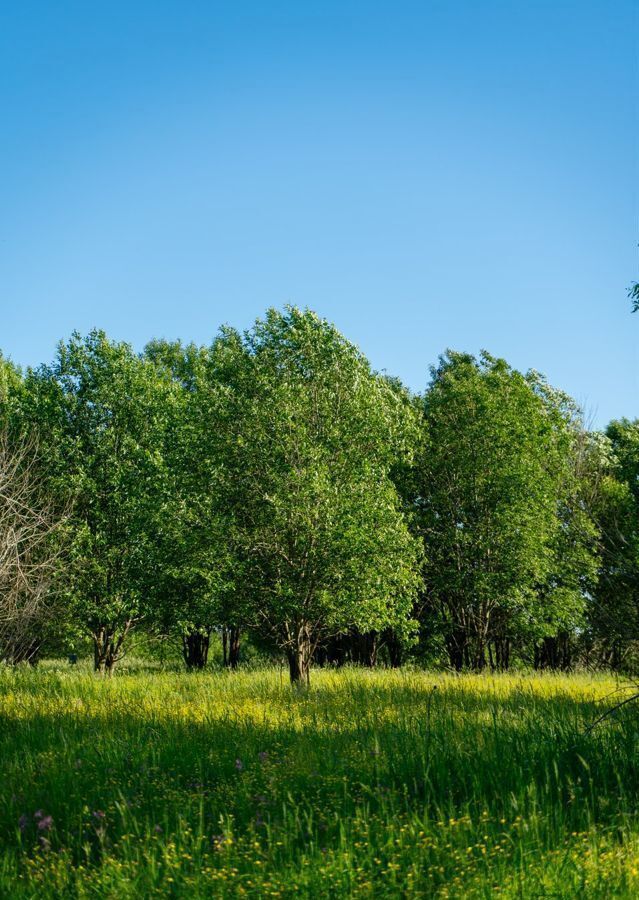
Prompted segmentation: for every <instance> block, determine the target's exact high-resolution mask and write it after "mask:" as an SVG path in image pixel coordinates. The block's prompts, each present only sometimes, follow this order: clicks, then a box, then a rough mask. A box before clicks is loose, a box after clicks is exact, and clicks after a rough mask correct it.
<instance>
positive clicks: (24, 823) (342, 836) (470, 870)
mask: <svg viewBox="0 0 639 900" xmlns="http://www.w3.org/2000/svg"><path fill="white" fill-rule="evenodd" d="M626 689H627V688H624V687H623V685H621V684H620V683H617V682H616V681H615V680H614V679H613V678H610V677H601V676H600V677H597V676H573V677H559V676H557V677H555V676H543V677H536V676H535V677H533V676H523V675H522V676H499V677H494V678H493V677H490V676H464V677H452V676H443V675H429V674H426V673H420V672H407V673H395V672H386V671H374V672H369V671H355V670H345V671H341V672H336V673H333V672H314V673H313V685H312V688H311V690H310V692H308V693H301V692H295V691H292V690H291V688H290V687H289V686H288V684H287V683H286V680H285V679H283V678H282V674H281V673H280V672H279V671H278V670H275V669H271V670H266V671H261V672H260V671H256V672H240V673H237V674H230V673H222V672H221V673H218V674H207V675H197V676H194V675H185V674H177V673H176V674H171V673H161V672H160V673H153V674H151V673H146V674H145V673H144V672H140V673H136V674H128V675H127V674H124V675H119V676H117V677H115V678H113V679H112V680H110V681H101V680H98V679H96V678H94V677H93V676H92V675H89V674H87V673H82V672H77V671H72V670H68V671H63V670H62V669H61V668H59V669H56V668H54V667H51V668H49V670H45V669H40V670H39V671H35V672H30V671H28V672H11V671H3V672H1V673H0V716H1V725H0V729H1V730H0V768H1V778H2V781H1V789H0V791H1V796H0V896H1V897H7V898H22V897H34V898H35V897H38V898H42V897H67V896H69V897H114V898H115V897H117V898H128V897H131V898H132V897H135V898H140V897H142V898H143V897H152V896H169V897H189V898H191V897H235V896H256V897H293V896H295V897H350V896H354V897H375V898H377V897H386V896H389V897H392V896H408V897H412V896H414V897H429V896H441V897H464V898H466V897H494V896H504V897H566V898H568V897H570V898H572V897H623V896H627V897H636V896H638V895H639V820H638V819H637V808H638V803H639V711H638V710H637V708H636V707H635V705H634V704H629V705H628V706H626V707H625V708H624V709H622V710H620V712H619V714H618V715H617V716H615V717H614V718H613V719H610V720H607V721H606V722H605V723H603V724H602V725H601V726H598V727H597V728H596V729H594V730H593V731H592V732H590V733H586V731H585V729H586V727H587V726H588V724H589V723H590V722H592V721H593V720H594V719H595V718H596V716H597V715H598V713H600V712H601V711H602V710H603V709H605V708H606V707H607V706H610V705H612V704H613V703H614V702H615V701H617V700H618V699H619V698H620V697H623V696H624V693H623V691H624V690H626ZM615 691H617V693H613V692H615Z"/></svg>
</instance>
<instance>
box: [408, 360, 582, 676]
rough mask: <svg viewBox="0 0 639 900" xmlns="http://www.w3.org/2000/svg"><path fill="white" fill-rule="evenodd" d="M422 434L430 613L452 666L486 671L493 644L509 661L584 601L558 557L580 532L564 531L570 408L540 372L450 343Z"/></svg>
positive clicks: (421, 510) (420, 478)
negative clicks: (515, 649)
mask: <svg viewBox="0 0 639 900" xmlns="http://www.w3.org/2000/svg"><path fill="white" fill-rule="evenodd" d="M423 431H424V440H423V445H422V450H421V453H420V458H419V461H418V465H417V467H416V484H415V497H416V505H417V507H418V515H419V525H420V530H421V533H422V535H423V538H424V541H425V547H426V558H427V565H426V569H425V582H426V585H427V601H428V602H427V605H426V612H427V614H428V615H429V621H430V623H431V626H436V627H437V628H438V629H439V631H440V632H441V634H442V636H443V639H444V641H445V645H446V649H447V652H448V656H449V659H450V663H451V665H452V666H453V667H454V668H456V669H461V668H463V667H464V666H470V667H473V668H477V669H481V668H483V666H484V665H485V664H486V661H487V653H488V654H489V658H490V660H491V661H492V662H493V664H495V665H500V666H504V665H507V664H508V657H509V648H510V646H511V644H512V642H513V640H514V639H518V640H521V639H522V638H523V637H526V638H527V639H528V640H530V639H533V640H535V639H538V638H540V637H541V636H543V635H544V634H552V633H553V632H554V631H555V630H556V629H557V627H558V626H559V625H560V624H561V622H562V621H564V620H565V619H566V618H570V617H572V616H574V615H575V611H576V610H577V609H579V607H580V605H583V595H582V593H581V590H580V585H579V579H578V578H577V577H576V576H575V574H574V573H573V574H572V575H570V574H569V573H568V571H567V568H566V567H565V566H564V567H563V568H562V565H561V562H560V561H561V558H562V554H563V553H564V552H565V550H566V546H567V545H569V544H570V543H571V542H572V543H573V544H575V545H577V544H578V543H579V541H580V538H579V539H578V538H577V532H578V529H577V527H576V525H575V526H574V528H573V529H572V531H571V536H570V538H565V537H563V533H564V531H566V530H568V524H569V523H572V518H573V512H572V511H573V510H574V508H576V507H577V505H578V504H577V498H576V488H575V484H574V476H573V472H572V471H571V469H572V467H573V458H572V455H571V454H572V452H573V449H574V441H575V434H574V431H573V429H572V428H571V426H570V423H569V416H568V415H567V413H566V411H565V410H564V409H563V408H562V403H561V402H559V400H558V398H557V397H556V396H552V395H551V392H550V390H549V389H548V387H547V386H546V385H545V383H544V382H543V381H542V380H540V378H539V376H537V375H534V374H532V375H530V376H528V377H526V376H524V375H522V374H520V373H519V372H516V371H514V370H513V369H511V368H510V367H509V366H508V365H507V363H506V362H504V361H503V360H500V359H495V358H493V357H491V356H490V355H489V354H487V353H483V354H482V355H481V357H480V359H479V360H476V359H475V358H474V357H472V356H470V355H468V354H463V353H452V352H449V353H448V354H447V355H446V356H445V357H442V358H441V359H440V363H439V366H438V367H437V368H434V369H433V370H432V379H431V384H430V387H429V389H428V391H427V393H426V394H425V396H424V398H423ZM573 495H574V496H573ZM574 563H575V567H576V568H578V565H577V563H578V554H577V555H576V557H575V560H574ZM493 651H494V654H495V658H493Z"/></svg>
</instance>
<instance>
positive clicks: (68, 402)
mask: <svg viewBox="0 0 639 900" xmlns="http://www.w3.org/2000/svg"><path fill="white" fill-rule="evenodd" d="M171 390H172V387H171V385H170V383H169V382H168V381H166V380H163V379H162V378H161V377H160V376H159V374H158V370H157V368H156V367H155V366H154V365H153V364H152V363H151V362H148V361H146V360H144V359H141V358H140V357H139V356H137V355H136V354H135V353H134V352H133V351H132V349H131V348H130V346H129V345H128V344H124V343H116V342H112V341H110V340H109V339H108V338H107V337H106V335H105V334H104V333H103V332H101V331H93V332H91V333H90V334H89V335H88V336H87V337H86V338H82V337H80V335H78V334H74V335H73V336H72V338H71V339H70V340H69V341H68V343H66V344H63V343H61V344H60V345H59V346H58V352H57V357H56V359H55V361H54V363H53V364H52V365H50V366H41V367H40V368H39V369H38V370H36V371H30V372H29V373H28V374H27V377H26V382H25V391H24V398H23V410H22V412H23V415H24V417H25V421H28V422H29V423H30V425H31V427H32V428H33V429H34V430H35V431H37V435H38V441H39V446H40V457H41V459H42V460H43V461H44V463H45V464H46V474H47V479H48V483H49V486H50V489H51V490H52V491H53V492H54V494H55V496H57V497H58V498H60V500H62V501H63V502H71V503H72V513H71V515H70V517H69V520H68V529H69V532H70V541H71V546H70V561H69V565H68V573H67V575H68V578H67V585H66V595H67V602H68V604H69V607H70V609H71V610H72V613H73V617H74V620H75V621H76V622H77V623H78V625H79V627H80V628H81V629H82V630H84V631H85V632H88V634H89V635H90V636H91V638H92V640H93V645H94V659H95V668H96V670H98V671H101V672H106V673H110V672H111V671H112V669H113V666H114V665H115V663H116V662H117V660H118V659H119V658H120V657H121V655H122V652H123V650H124V642H125V639H126V636H127V634H128V632H129V631H130V629H131V628H132V627H133V626H134V625H135V624H136V623H137V622H139V621H140V620H141V618H142V617H143V615H144V613H145V612H146V611H147V608H146V604H147V601H148V598H149V596H151V595H152V591H153V583H154V580H155V574H156V569H157V563H158V555H157V546H158V542H157V532H158V529H161V527H162V516H161V512H162V508H163V504H164V501H165V492H166V475H165V467H164V464H163V459H162V455H161V452H160V448H161V446H162V433H163V430H164V428H165V424H166V416H167V410H169V409H170V406H171V403H170V400H171Z"/></svg>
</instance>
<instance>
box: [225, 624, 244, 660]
mask: <svg viewBox="0 0 639 900" xmlns="http://www.w3.org/2000/svg"><path fill="white" fill-rule="evenodd" d="M240 636H241V632H240V629H239V628H235V627H233V626H232V627H231V628H229V657H228V665H229V668H230V669H237V667H238V665H239V663H240Z"/></svg>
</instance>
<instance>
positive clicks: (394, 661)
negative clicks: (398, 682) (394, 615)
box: [385, 628, 404, 669]
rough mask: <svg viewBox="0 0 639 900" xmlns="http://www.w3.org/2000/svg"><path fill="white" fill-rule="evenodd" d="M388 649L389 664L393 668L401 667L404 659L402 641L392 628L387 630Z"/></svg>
mask: <svg viewBox="0 0 639 900" xmlns="http://www.w3.org/2000/svg"><path fill="white" fill-rule="evenodd" d="M385 638H386V649H387V651H388V664H389V665H390V667H391V669H399V667H400V666H401V664H402V661H403V655H404V654H403V648H402V642H401V641H400V639H399V638H398V637H397V635H396V634H395V632H394V631H393V629H392V628H389V629H388V630H387V631H386V632H385Z"/></svg>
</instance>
